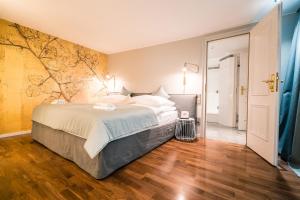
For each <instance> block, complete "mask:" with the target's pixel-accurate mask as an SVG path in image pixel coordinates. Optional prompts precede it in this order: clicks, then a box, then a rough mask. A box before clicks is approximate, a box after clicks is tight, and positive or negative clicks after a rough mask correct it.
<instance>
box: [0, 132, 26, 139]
mask: <svg viewBox="0 0 300 200" xmlns="http://www.w3.org/2000/svg"><path fill="white" fill-rule="evenodd" d="M30 133H31V130H27V131H18V132H13V133H4V134H0V139H1V138H8V137H14V136H18V135H26V134H30Z"/></svg>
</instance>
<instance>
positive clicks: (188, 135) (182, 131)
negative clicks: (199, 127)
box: [175, 118, 197, 142]
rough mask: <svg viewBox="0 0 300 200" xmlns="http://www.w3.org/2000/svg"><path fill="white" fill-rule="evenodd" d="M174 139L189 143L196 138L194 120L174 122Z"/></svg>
mask: <svg viewBox="0 0 300 200" xmlns="http://www.w3.org/2000/svg"><path fill="white" fill-rule="evenodd" d="M175 137H176V139H177V140H181V141H187V142H191V141H193V140H195V139H196V138H197V132H196V125H195V119H194V118H188V119H180V118H178V119H177V120H176V127H175Z"/></svg>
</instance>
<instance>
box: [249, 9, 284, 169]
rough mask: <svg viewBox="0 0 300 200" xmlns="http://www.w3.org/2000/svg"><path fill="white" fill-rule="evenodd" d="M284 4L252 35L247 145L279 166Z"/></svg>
mask: <svg viewBox="0 0 300 200" xmlns="http://www.w3.org/2000/svg"><path fill="white" fill-rule="evenodd" d="M280 23H281V5H277V6H276V7H275V8H274V9H273V10H272V11H271V12H270V13H269V14H268V15H267V16H266V17H265V18H264V19H263V20H262V21H260V22H259V23H258V24H257V25H256V26H255V27H254V28H253V29H252V30H251V32H250V55H249V93H248V125H247V146H248V147H249V148H251V149H252V150H253V151H255V152H256V153H257V154H259V155H260V156H261V157H263V158H264V159H265V160H267V161H268V162H269V163H271V164H272V165H275V166H276V165H277V154H278V148H277V145H278V111H279V109H278V108H279V105H278V99H279V93H278V71H279V65H280Z"/></svg>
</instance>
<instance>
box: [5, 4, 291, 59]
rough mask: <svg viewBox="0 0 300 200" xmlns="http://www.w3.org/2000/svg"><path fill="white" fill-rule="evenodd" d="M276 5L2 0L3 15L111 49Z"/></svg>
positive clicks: (211, 27) (197, 31) (226, 23)
mask: <svg viewBox="0 0 300 200" xmlns="http://www.w3.org/2000/svg"><path fill="white" fill-rule="evenodd" d="M289 1H293V0H289ZM274 4H275V3H274V0H25V1H24V0H23V1H22V0H0V18H3V19H7V20H9V21H12V22H16V23H19V24H21V25H24V26H28V27H31V28H34V29H37V30H40V31H42V32H45V33H48V34H51V35H54V36H57V37H60V38H62V39H65V40H69V41H72V42H75V43H78V44H81V45H83V46H86V47H90V48H92V49H96V50H98V51H101V52H104V53H108V54H109V53H116V52H120V51H125V50H130V49H135V48H142V47H146V46H152V45H156V44H161V43H166V42H170V41H175V40H180V39H185V38H189V37H195V36H199V35H202V34H205V33H209V32H214V31H218V30H222V29H226V28H231V27H235V26H239V25H245V24H249V23H252V22H254V21H257V20H258V19H260V18H261V17H262V16H263V15H264V14H265V13H266V12H268V11H269V10H270V9H271V8H272V7H273V6H274Z"/></svg>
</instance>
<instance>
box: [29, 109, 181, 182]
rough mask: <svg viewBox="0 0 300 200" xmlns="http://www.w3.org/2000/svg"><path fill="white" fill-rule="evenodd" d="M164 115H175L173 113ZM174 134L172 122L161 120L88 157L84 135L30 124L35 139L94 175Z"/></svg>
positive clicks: (111, 169)
mask: <svg viewBox="0 0 300 200" xmlns="http://www.w3.org/2000/svg"><path fill="white" fill-rule="evenodd" d="M165 115H169V117H170V116H171V115H173V117H175V114H174V113H173V114H165ZM174 134H175V122H173V123H167V124H160V125H159V126H157V127H155V128H152V129H149V130H145V131H142V132H139V133H136V134H134V135H130V136H127V137H124V138H121V139H118V140H115V141H112V142H110V143H109V144H108V145H107V146H106V147H104V149H103V150H102V151H101V152H100V153H99V154H98V155H97V156H96V157H95V158H93V159H91V158H90V157H89V155H88V154H87V152H86V151H85V149H84V148H83V146H84V143H85V139H83V138H80V137H77V136H75V135H72V134H69V133H66V132H64V131H60V130H55V129H52V128H50V127H47V126H45V125H43V124H39V123H37V122H33V124H32V138H33V139H34V140H35V141H37V142H39V143H41V144H42V145H44V146H46V147H47V148H48V149H50V150H52V151H54V152H55V153H57V154H59V155H60V156H62V157H64V158H66V159H69V160H71V161H73V162H74V163H76V164H77V166H79V167H80V168H81V169H83V170H84V171H86V172H87V173H89V174H90V175H91V176H93V177H95V178H96V179H103V178H105V177H107V176H108V175H110V174H111V173H113V172H114V171H115V170H117V169H119V168H120V167H122V166H124V165H126V164H128V163H130V162H132V161H134V160H135V159H137V158H139V157H141V156H143V155H145V154H146V153H148V152H149V151H151V150H153V149H154V148H156V147H158V146H160V145H161V144H163V143H165V142H167V141H168V140H170V139H171V138H173V137H174Z"/></svg>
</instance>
